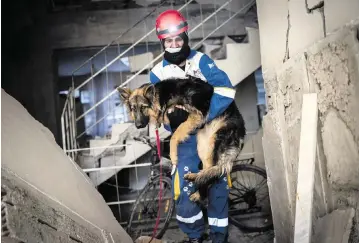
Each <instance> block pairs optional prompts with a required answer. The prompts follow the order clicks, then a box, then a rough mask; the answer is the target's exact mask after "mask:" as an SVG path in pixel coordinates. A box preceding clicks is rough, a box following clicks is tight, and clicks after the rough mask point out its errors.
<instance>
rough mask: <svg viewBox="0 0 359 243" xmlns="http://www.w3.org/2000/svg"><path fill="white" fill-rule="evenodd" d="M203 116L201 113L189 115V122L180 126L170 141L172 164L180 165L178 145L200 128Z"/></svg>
mask: <svg viewBox="0 0 359 243" xmlns="http://www.w3.org/2000/svg"><path fill="white" fill-rule="evenodd" d="M202 119H203V116H202V115H201V114H200V113H191V114H189V116H188V118H187V120H186V121H185V122H183V123H181V125H179V126H178V128H177V130H176V131H175V132H174V133H173V135H172V137H171V141H170V158H171V161H172V164H174V165H177V163H178V144H179V143H181V142H183V141H185V140H186V139H188V138H189V134H190V133H191V132H192V131H194V130H195V129H196V128H197V127H199V126H200V125H201V124H202V122H203V120H202Z"/></svg>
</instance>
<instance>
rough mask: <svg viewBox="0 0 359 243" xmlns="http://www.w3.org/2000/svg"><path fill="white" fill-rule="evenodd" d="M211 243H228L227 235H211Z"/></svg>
mask: <svg viewBox="0 0 359 243" xmlns="http://www.w3.org/2000/svg"><path fill="white" fill-rule="evenodd" d="M210 235H211V239H212V243H228V233H227V234H221V233H215V234H213V233H211V234H210Z"/></svg>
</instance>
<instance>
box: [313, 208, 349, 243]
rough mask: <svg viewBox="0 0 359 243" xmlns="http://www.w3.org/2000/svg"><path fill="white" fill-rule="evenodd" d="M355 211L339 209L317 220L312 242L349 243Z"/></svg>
mask: <svg viewBox="0 0 359 243" xmlns="http://www.w3.org/2000/svg"><path fill="white" fill-rule="evenodd" d="M354 215H355V210H354V209H353V208H349V209H337V210H335V211H333V212H332V213H330V214H327V215H325V216H324V217H322V218H319V219H318V220H317V223H316V224H315V227H314V228H315V233H314V237H313V240H312V242H315V243H348V242H349V237H350V233H351V231H352V226H353V218H354Z"/></svg>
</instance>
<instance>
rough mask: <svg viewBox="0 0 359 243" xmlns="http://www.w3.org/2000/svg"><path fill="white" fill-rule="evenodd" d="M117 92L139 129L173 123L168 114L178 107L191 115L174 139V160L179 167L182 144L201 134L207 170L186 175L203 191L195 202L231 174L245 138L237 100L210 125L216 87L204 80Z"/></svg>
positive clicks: (199, 144)
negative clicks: (207, 120)
mask: <svg viewBox="0 0 359 243" xmlns="http://www.w3.org/2000/svg"><path fill="white" fill-rule="evenodd" d="M117 90H118V91H119V93H120V96H121V99H122V100H123V101H124V103H125V104H126V105H127V107H128V109H129V111H130V113H131V117H132V119H133V120H134V121H135V125H136V127H137V128H143V127H145V126H147V125H148V123H149V122H151V123H152V124H155V125H157V126H159V125H160V124H161V123H164V124H169V123H170V121H169V119H168V114H169V113H171V112H173V110H174V109H175V108H180V109H183V110H185V111H187V112H188V117H187V120H186V121H184V122H183V123H181V124H180V125H179V126H178V128H177V129H176V131H175V132H174V133H173V135H172V137H171V141H170V158H171V160H172V163H173V164H174V165H177V162H178V159H177V147H178V144H179V143H181V142H183V141H185V140H186V139H187V138H188V137H189V135H190V133H192V132H194V131H197V149H198V155H199V157H200V159H201V160H202V165H203V169H202V170H201V171H200V172H199V173H196V174H195V173H190V174H186V175H185V179H187V180H191V181H194V182H195V184H196V186H197V188H199V191H197V192H195V193H194V194H192V195H191V197H190V199H191V200H193V201H198V200H200V199H203V196H204V194H205V191H206V190H207V188H208V186H209V185H210V184H212V183H213V182H214V181H215V180H216V179H218V178H220V177H221V176H222V175H223V174H224V173H225V172H226V173H230V172H231V170H232V165H233V162H234V160H235V159H236V158H237V156H238V155H239V153H240V151H241V150H242V147H243V141H244V136H245V126H244V121H243V118H242V115H241V114H240V112H239V110H238V108H237V106H236V104H235V102H234V101H233V102H232V103H231V104H230V105H229V107H228V108H227V109H226V110H225V111H224V112H223V113H222V114H221V115H220V116H218V117H216V118H215V119H213V120H212V121H211V122H209V123H206V118H207V116H208V113H209V107H210V102H211V98H212V95H213V92H214V88H213V86H211V85H210V84H208V83H206V82H204V81H202V80H201V79H197V78H193V77H190V78H187V79H168V80H164V81H161V82H158V83H156V84H155V85H152V84H144V85H142V86H141V87H139V88H137V89H135V90H134V91H130V90H128V89H124V88H118V89H117Z"/></svg>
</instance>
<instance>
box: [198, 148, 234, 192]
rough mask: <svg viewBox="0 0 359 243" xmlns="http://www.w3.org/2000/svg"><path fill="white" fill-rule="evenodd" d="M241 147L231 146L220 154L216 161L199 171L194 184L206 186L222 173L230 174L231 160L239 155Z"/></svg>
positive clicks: (199, 186) (200, 186)
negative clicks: (211, 165) (214, 163)
mask: <svg viewBox="0 0 359 243" xmlns="http://www.w3.org/2000/svg"><path fill="white" fill-rule="evenodd" d="M240 151H241V148H239V147H231V148H228V149H227V150H226V151H225V152H224V153H222V154H220V156H219V160H218V163H217V164H216V165H215V166H213V167H210V168H209V169H207V170H203V171H201V173H199V174H198V175H197V177H196V180H195V184H196V186H197V187H198V188H202V187H208V186H209V185H211V184H213V183H215V182H216V181H217V180H218V179H220V178H221V177H222V176H223V175H226V174H230V173H231V171H232V166H233V162H234V161H235V160H236V158H237V156H238V155H239V153H240Z"/></svg>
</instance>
